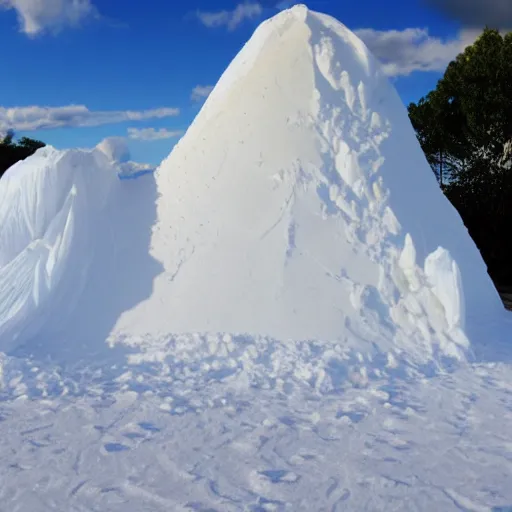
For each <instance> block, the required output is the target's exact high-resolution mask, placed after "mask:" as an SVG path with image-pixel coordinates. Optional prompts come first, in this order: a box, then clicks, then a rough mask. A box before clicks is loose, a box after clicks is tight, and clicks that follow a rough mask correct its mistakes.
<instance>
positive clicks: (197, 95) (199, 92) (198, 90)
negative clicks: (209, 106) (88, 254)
mask: <svg viewBox="0 0 512 512" xmlns="http://www.w3.org/2000/svg"><path fill="white" fill-rule="evenodd" d="M212 91H213V85H196V86H195V87H194V88H193V89H192V94H191V96H190V97H191V98H192V101H201V100H202V99H204V98H207V97H208V96H209V95H210V93H211V92H212Z"/></svg>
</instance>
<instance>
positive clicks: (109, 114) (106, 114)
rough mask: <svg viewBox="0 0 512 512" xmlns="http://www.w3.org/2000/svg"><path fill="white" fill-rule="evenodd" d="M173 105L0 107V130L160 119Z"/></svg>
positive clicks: (172, 113) (169, 113)
mask: <svg viewBox="0 0 512 512" xmlns="http://www.w3.org/2000/svg"><path fill="white" fill-rule="evenodd" d="M179 113H180V111H179V109H177V108H156V109H151V110H97V111H91V110H89V109H88V108H87V107H85V106H84V105H68V106H65V107H38V106H30V107H12V108H5V107H0V131H2V130H3V131H5V130H8V129H13V130H15V131H30V130H44V129H50V128H62V127H78V126H100V125H105V124H116V123H122V122H126V121H141V120H144V119H161V118H165V117H172V116H177V115H178V114H179Z"/></svg>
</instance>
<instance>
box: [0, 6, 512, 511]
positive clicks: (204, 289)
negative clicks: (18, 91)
mask: <svg viewBox="0 0 512 512" xmlns="http://www.w3.org/2000/svg"><path fill="white" fill-rule="evenodd" d="M126 178H134V179H126ZM0 227H1V230H0V351H2V352H3V353H4V355H3V356H2V357H1V358H0V373H1V381H2V389H1V391H0V400H1V402H0V510H4V509H5V510H9V511H18V510H19V511H22V510H23V511H26V510H30V511H39V510H41V511H43V510H44V511H46V510H59V511H64V510H66V511H86V510H87V511H92V510H98V511H106V510H108V511H115V510H123V511H132V510H133V511H141V510H151V511H156V510H162V511H163V510H165V511H171V510H172V511H174V510H176V511H180V510H189V511H203V512H206V511H213V510H217V511H229V510H234V511H235V510H246V511H265V510H277V511H281V510H283V511H288V510H290V511H299V510H304V511H324V510H325V511H338V510H371V511H373V510H386V511H387V510H403V511H414V510H420V511H423V510H425V511H427V510H439V511H444V510H447V511H449V510H468V511H484V510H485V511H498V510H507V509H506V507H507V506H512V488H511V486H510V483H509V482H510V481H511V477H510V475H512V435H511V434H510V424H511V421H512V371H511V370H512V367H511V364H512V348H511V347H512V344H511V343H510V341H509V340H510V337H511V336H510V334H511V333H512V315H510V313H507V312H505V311H504V309H503V306H502V304H501V302H500V299H499V296H498V294H497V292H496V290H495V288H494V286H493V285H492V282H491V280H490V279H489V277H488V275H487V273H486V269H485V265H484V262H483V260H482V258H481V256H480V254H479V252H478V250H477V249H476V247H475V245H474V243H473V242H472V240H471V239H470V237H469V236H468V234H467V231H466V229H465V228H464V226H463V224H462V221H461V219H460V217H459V215H458V214H457V212H456V211H455V210H454V209H453V207H452V206H451V205H450V204H449V203H448V201H447V200H446V198H445V197H444V196H443V195H442V193H441V192H440V191H439V189H438V187H437V184H436V182H435V178H434V176H433V175H432V173H431V171H430V169H429V166H428V164H427V162H426V161H425V158H424V156H423V154H422V152H421V149H420V147H419V145H418V143H417V141H416V138H415V136H414V133H413V130H412V127H411V126H410V123H409V121H408V118H407V112H406V110H405V108H404V106H403V105H402V104H401V102H400V99H399V98H398V96H397V94H396V92H395V90H394V89H393V87H392V86H391V85H390V84H389V83H388V81H387V79H386V77H385V76H384V75H383V73H382V72H381V69H380V66H379V64H378V63H377V61H376V60H375V59H374V58H373V57H372V55H370V54H369V52H368V50H367V49H366V47H365V46H364V45H363V43H361V41H359V40H358V39H357V37H355V36H354V35H353V34H352V33H351V32H350V31H348V30H347V29H346V28H345V27H344V26H343V25H341V24H340V23H338V22H337V21H336V20H333V19H332V18H330V17H328V16H324V15H320V14H317V13H313V12H310V11H308V10H307V9H306V8H305V7H304V6H296V7H294V8H292V9H290V10H288V11H284V12H282V13H280V14H279V15H277V16H276V17H274V18H272V19H271V20H269V21H267V22H265V23H264V24H262V25H261V26H260V27H259V28H258V29H257V30H256V32H255V34H254V36H253V37H252V38H251V40H250V41H249V42H248V43H247V44H246V46H245V47H244V48H243V49H242V51H241V52H240V54H239V55H238V56H237V57H236V58H235V60H234V61H233V62H232V64H231V65H230V66H229V68H228V69H227V70H226V72H225V73H224V75H223V76H222V77H221V79H220V81H219V83H218V84H217V86H216V88H215V89H214V91H213V92H212V94H211V95H210V97H209V98H208V100H207V102H206V104H205V105H204V107H203V109H202V110H201V112H200V113H199V115H198V116H197V118H196V120H195V121H194V123H193V124H192V126H191V127H190V129H189V130H188V132H187V133H186V134H185V136H184V137H183V139H182V140H181V141H180V142H179V144H178V145H177V146H176V147H175V149H174V150H173V152H172V153H171V155H170V156H169V158H168V159H167V160H165V161H164V162H163V163H162V165H161V166H160V167H159V168H158V169H157V171H156V172H155V173H154V174H153V173H152V172H150V170H149V169H145V168H144V169H143V168H139V167H137V165H136V164H134V163H133V162H130V161H129V157H128V155H127V154H126V153H125V152H124V150H123V148H122V146H121V145H119V144H118V141H115V140H110V141H106V142H105V143H103V144H101V145H100V146H98V147H97V148H95V149H94V150H91V151H83V150H75V151H65V152H61V151H57V150H55V149H53V148H44V149H42V150H40V151H38V152H37V153H36V155H34V156H33V157H31V158H30V159H28V160H26V161H25V162H21V163H19V164H17V165H16V166H14V167H13V168H11V169H10V170H9V171H8V172H7V173H6V174H5V176H4V178H3V179H2V181H0ZM500 507H504V508H500Z"/></svg>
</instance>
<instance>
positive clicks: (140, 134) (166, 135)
mask: <svg viewBox="0 0 512 512" xmlns="http://www.w3.org/2000/svg"><path fill="white" fill-rule="evenodd" d="M180 135H183V131H181V130H175V131H171V130H167V129H166V128H160V129H159V130H156V129H155V128H128V137H130V139H136V140H162V139H172V138H174V137H179V136H180Z"/></svg>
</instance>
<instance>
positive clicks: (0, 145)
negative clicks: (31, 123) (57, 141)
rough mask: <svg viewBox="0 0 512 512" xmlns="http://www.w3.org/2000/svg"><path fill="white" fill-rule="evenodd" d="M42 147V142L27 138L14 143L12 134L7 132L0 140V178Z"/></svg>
mask: <svg viewBox="0 0 512 512" xmlns="http://www.w3.org/2000/svg"><path fill="white" fill-rule="evenodd" d="M44 146H45V144H44V142H41V141H39V140H35V139H30V138H28V137H22V138H21V139H20V140H19V141H17V142H15V141H14V132H12V131H9V132H7V135H5V136H4V137H3V138H2V139H1V140H0V177H1V176H2V175H3V174H4V172H5V171H7V169H9V167H11V166H12V165H14V164H15V163H16V162H19V161H20V160H24V159H25V158H27V157H29V156H30V155H32V154H34V153H35V152H36V151H37V150H38V149H39V148H42V147H44Z"/></svg>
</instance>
